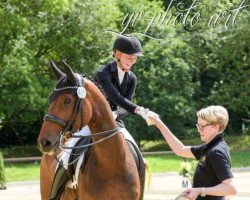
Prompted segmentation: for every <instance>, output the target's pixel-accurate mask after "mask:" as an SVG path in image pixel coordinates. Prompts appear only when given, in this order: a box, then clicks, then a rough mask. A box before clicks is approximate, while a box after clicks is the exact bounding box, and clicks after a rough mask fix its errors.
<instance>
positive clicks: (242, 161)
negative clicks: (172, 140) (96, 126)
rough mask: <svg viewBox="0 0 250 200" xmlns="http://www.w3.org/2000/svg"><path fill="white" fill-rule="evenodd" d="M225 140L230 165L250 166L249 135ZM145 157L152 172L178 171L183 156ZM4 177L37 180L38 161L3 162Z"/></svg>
mask: <svg viewBox="0 0 250 200" xmlns="http://www.w3.org/2000/svg"><path fill="white" fill-rule="evenodd" d="M225 140H226V142H227V143H228V145H229V146H230V149H231V157H232V167H233V168H238V167H250V136H249V135H242V136H233V137H232V136H230V137H226V138H225ZM182 142H183V144H185V145H197V144H200V143H201V142H200V139H199V138H198V137H197V138H190V139H185V140H182ZM141 149H142V151H167V150H170V149H169V146H168V145H167V143H166V142H165V141H164V140H161V141H150V142H146V141H143V142H142V148H141ZM239 149H240V150H239ZM0 151H1V152H2V153H3V156H4V157H5V158H7V157H26V156H27V157H29V156H40V155H41V153H40V152H39V151H38V149H37V147H36V146H24V147H11V148H5V149H0ZM145 158H146V160H147V161H148V163H149V164H150V168H151V170H152V172H178V171H179V170H180V167H181V163H182V161H183V158H181V157H178V156H176V155H174V154H166V155H160V156H146V157H145ZM188 161H189V160H188ZM190 161H191V160H190ZM5 177H6V181H7V182H11V181H30V180H39V163H7V164H5Z"/></svg>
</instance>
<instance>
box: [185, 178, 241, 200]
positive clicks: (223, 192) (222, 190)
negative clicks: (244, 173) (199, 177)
mask: <svg viewBox="0 0 250 200" xmlns="http://www.w3.org/2000/svg"><path fill="white" fill-rule="evenodd" d="M204 192H205V194H206V195H210V196H227V195H236V194H237V189H236V187H235V185H234V182H233V179H232V178H229V179H226V180H224V181H222V183H220V184H219V185H216V186H214V187H206V188H204ZM201 193H202V188H190V189H187V190H185V191H183V193H182V194H183V196H184V197H185V198H187V199H189V200H195V199H196V198H197V197H198V196H199V195H201Z"/></svg>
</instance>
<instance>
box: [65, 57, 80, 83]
mask: <svg viewBox="0 0 250 200" xmlns="http://www.w3.org/2000/svg"><path fill="white" fill-rule="evenodd" d="M62 62H63V67H64V70H65V74H66V76H67V79H68V81H69V82H70V83H71V84H72V85H77V80H76V77H75V73H74V72H73V70H72V69H71V67H70V66H69V65H68V64H67V63H66V62H65V60H62Z"/></svg>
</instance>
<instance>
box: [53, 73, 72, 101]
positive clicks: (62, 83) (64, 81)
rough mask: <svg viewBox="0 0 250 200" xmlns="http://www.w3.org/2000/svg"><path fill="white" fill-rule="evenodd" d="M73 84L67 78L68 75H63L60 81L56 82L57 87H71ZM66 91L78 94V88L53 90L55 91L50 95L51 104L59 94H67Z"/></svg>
mask: <svg viewBox="0 0 250 200" xmlns="http://www.w3.org/2000/svg"><path fill="white" fill-rule="evenodd" d="M71 86H73V85H71V83H70V81H69V80H68V79H67V76H65V75H63V76H62V77H61V78H60V79H59V81H58V82H57V83H56V86H55V88H56V89H60V88H65V87H71ZM66 93H70V94H76V90H75V89H65V90H60V91H55V90H53V92H52V93H51V95H50V96H49V104H51V103H52V102H53V101H54V100H55V99H56V98H57V97H58V96H60V95H62V94H66Z"/></svg>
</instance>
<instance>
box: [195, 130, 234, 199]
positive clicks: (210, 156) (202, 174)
mask: <svg viewBox="0 0 250 200" xmlns="http://www.w3.org/2000/svg"><path fill="white" fill-rule="evenodd" d="M191 151H192V153H193V155H194V156H195V158H196V159H197V160H199V162H198V165H197V167H196V170H195V173H194V179H193V187H194V188H198V187H213V186H216V185H218V184H220V183H221V182H222V181H224V180H226V179H229V178H233V174H232V172H231V158H230V153H229V149H228V146H227V144H226V142H225V141H224V139H223V135H222V134H219V135H217V136H216V137H215V138H214V139H213V140H212V141H210V142H209V143H207V144H202V145H199V146H192V147H191ZM224 199H225V198H224V197H222V196H209V195H207V196H206V197H201V196H199V197H198V198H197V200H224Z"/></svg>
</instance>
